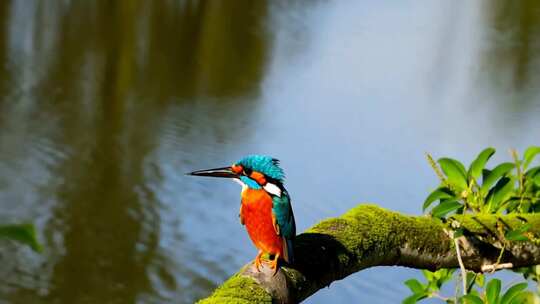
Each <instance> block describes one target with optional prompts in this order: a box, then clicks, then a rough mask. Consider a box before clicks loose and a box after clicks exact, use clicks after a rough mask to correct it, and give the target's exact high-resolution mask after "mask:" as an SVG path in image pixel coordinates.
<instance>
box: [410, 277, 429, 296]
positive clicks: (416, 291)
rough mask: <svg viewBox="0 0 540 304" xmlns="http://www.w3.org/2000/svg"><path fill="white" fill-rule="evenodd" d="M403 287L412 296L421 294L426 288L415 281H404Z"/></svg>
mask: <svg viewBox="0 0 540 304" xmlns="http://www.w3.org/2000/svg"><path fill="white" fill-rule="evenodd" d="M405 285H407V286H408V287H409V289H410V290H411V291H412V292H413V293H414V294H419V293H422V292H424V290H425V289H426V287H425V286H424V285H423V284H422V283H420V282H419V281H418V280H417V279H409V280H407V281H405Z"/></svg>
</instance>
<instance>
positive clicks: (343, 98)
mask: <svg viewBox="0 0 540 304" xmlns="http://www.w3.org/2000/svg"><path fill="white" fill-rule="evenodd" d="M539 37H540V5H539V4H538V2H536V1H521V2H519V3H518V2H515V1H509V0H508V1H503V0H497V1H451V2H449V1H431V2H429V3H426V2H425V1H404V2H402V3H400V4H395V3H389V2H388V3H384V2H380V1H356V2H354V3H347V2H326V1H300V2H289V1H277V2H271V3H265V2H262V1H255V2H254V1H247V0H245V1H234V2H231V1H212V2H197V1H167V2H159V3H158V2H155V1H143V0H139V1H125V2H112V3H110V2H108V1H93V2H71V1H63V2H54V3H47V5H45V3H43V2H41V1H37V0H36V1H2V2H0V207H1V208H0V221H1V222H23V221H32V222H34V223H35V224H36V225H37V227H38V230H39V237H40V240H41V241H42V242H43V244H44V247H45V251H44V253H43V254H41V255H37V254H35V253H33V252H31V251H30V250H29V249H27V248H21V247H19V246H16V245H14V244H10V243H2V244H0V261H1V265H2V266H0V303H134V302H137V303H164V302H175V303H191V302H193V301H194V300H196V299H199V298H201V297H204V296H206V295H208V294H209V293H210V292H211V290H213V289H214V288H215V287H216V286H217V285H219V283H220V282H222V281H223V280H225V279H226V278H227V277H229V276H230V275H231V274H232V273H234V272H235V271H236V270H237V269H238V268H239V267H240V266H241V265H243V264H245V263H246V262H248V261H249V260H251V259H252V258H253V257H254V256H255V254H256V250H255V249H254V248H253V246H252V245H251V243H250V241H249V239H248V237H247V234H246V233H245V231H244V228H243V227H242V226H241V225H240V224H239V222H238V206H239V205H238V204H239V190H240V189H239V188H238V187H237V185H235V184H233V183H226V182H225V181H217V180H212V179H196V178H192V177H187V176H185V175H184V173H185V172H188V171H191V170H195V169H202V168H208V167H213V166H222V165H227V164H230V163H232V162H233V161H235V160H237V159H239V158H240V157H242V156H243V155H245V154H250V153H264V154H270V155H273V156H274V157H277V158H279V159H281V161H282V165H283V167H284V169H285V171H286V174H287V184H286V185H287V188H288V190H289V192H290V193H291V196H292V199H293V204H294V210H295V215H296V220H297V226H298V230H299V231H302V230H304V229H306V228H307V227H309V226H311V225H313V224H314V223H316V222H318V221H320V220H321V219H323V218H327V217H332V216H337V215H339V214H341V213H343V212H345V211H346V210H348V209H350V208H351V207H353V206H355V205H356V204H358V203H360V202H375V203H378V204H380V205H381V206H384V207H386V208H390V209H393V210H398V211H402V212H406V213H410V214H419V213H420V206H421V202H422V201H423V199H424V198H425V196H426V194H427V193H428V191H429V190H430V189H432V188H433V187H434V186H435V185H436V177H435V175H434V174H433V172H431V169H430V168H429V166H428V165H427V163H426V161H425V159H424V153H425V152H430V153H432V154H434V155H435V156H443V155H444V156H453V157H456V158H459V159H462V160H464V161H466V162H468V161H470V160H471V159H473V157H474V156H475V154H476V153H477V152H478V151H480V150H481V149H483V148H484V147H486V146H494V147H496V148H497V149H498V151H499V152H498V156H497V157H495V160H501V159H503V158H509V156H508V152H507V151H508V149H510V148H517V149H521V150H523V149H524V148H525V147H526V146H528V145H531V144H538V141H539V138H540V137H539V133H540V132H539V131H540V120H539V119H538V117H539V115H540V86H539V84H540V61H539V59H538V58H540V56H539V55H540V38H539ZM411 276H418V274H417V272H416V271H414V270H409V269H405V268H392V267H387V268H382V267H381V268H375V269H370V270H366V271H363V272H360V273H358V274H355V275H353V276H351V277H349V278H347V279H346V280H343V281H340V282H336V283H334V284H332V286H331V287H330V288H327V289H324V290H321V291H320V292H319V293H317V294H316V295H314V296H313V297H311V298H309V299H308V300H307V301H306V302H307V303H328V302H330V301H336V302H339V303H351V302H358V301H362V302H367V303H394V302H399V301H400V300H401V299H403V298H404V297H405V296H406V295H407V293H408V291H407V289H406V288H405V287H404V285H403V284H402V281H403V280H405V279H406V278H408V277H411Z"/></svg>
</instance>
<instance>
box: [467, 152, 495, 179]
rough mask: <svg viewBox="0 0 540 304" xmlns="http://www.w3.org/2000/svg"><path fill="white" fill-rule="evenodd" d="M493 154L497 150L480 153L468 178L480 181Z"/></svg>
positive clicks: (470, 169)
mask: <svg viewBox="0 0 540 304" xmlns="http://www.w3.org/2000/svg"><path fill="white" fill-rule="evenodd" d="M493 153H495V149H493V148H491V147H490V148H487V149H484V151H482V152H480V154H478V156H477V157H476V159H475V160H474V161H473V162H472V163H471V166H470V167H469V172H468V173H469V174H468V176H469V177H472V178H474V179H478V178H479V177H480V175H481V174H482V169H484V167H485V166H486V163H487V161H488V160H489V158H490V157H491V156H492V155H493Z"/></svg>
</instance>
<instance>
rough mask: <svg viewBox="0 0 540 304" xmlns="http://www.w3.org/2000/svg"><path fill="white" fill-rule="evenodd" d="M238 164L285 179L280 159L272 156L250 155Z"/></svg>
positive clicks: (273, 177) (274, 177)
mask: <svg viewBox="0 0 540 304" xmlns="http://www.w3.org/2000/svg"><path fill="white" fill-rule="evenodd" d="M237 164H238V165H241V166H242V167H244V168H246V169H251V170H253V171H257V172H261V173H262V174H264V175H266V176H268V177H270V178H272V179H275V180H278V181H281V182H282V181H283V180H284V179H285V173H283V169H281V168H280V167H279V160H277V159H275V158H272V157H270V156H266V155H248V156H246V157H244V158H242V159H241V160H239V161H238V163H237Z"/></svg>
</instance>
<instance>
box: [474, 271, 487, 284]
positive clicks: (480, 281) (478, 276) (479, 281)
mask: <svg viewBox="0 0 540 304" xmlns="http://www.w3.org/2000/svg"><path fill="white" fill-rule="evenodd" d="M475 282H476V284H477V285H478V286H480V287H484V283H485V277H484V275H483V274H481V273H478V274H476V280H475Z"/></svg>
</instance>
